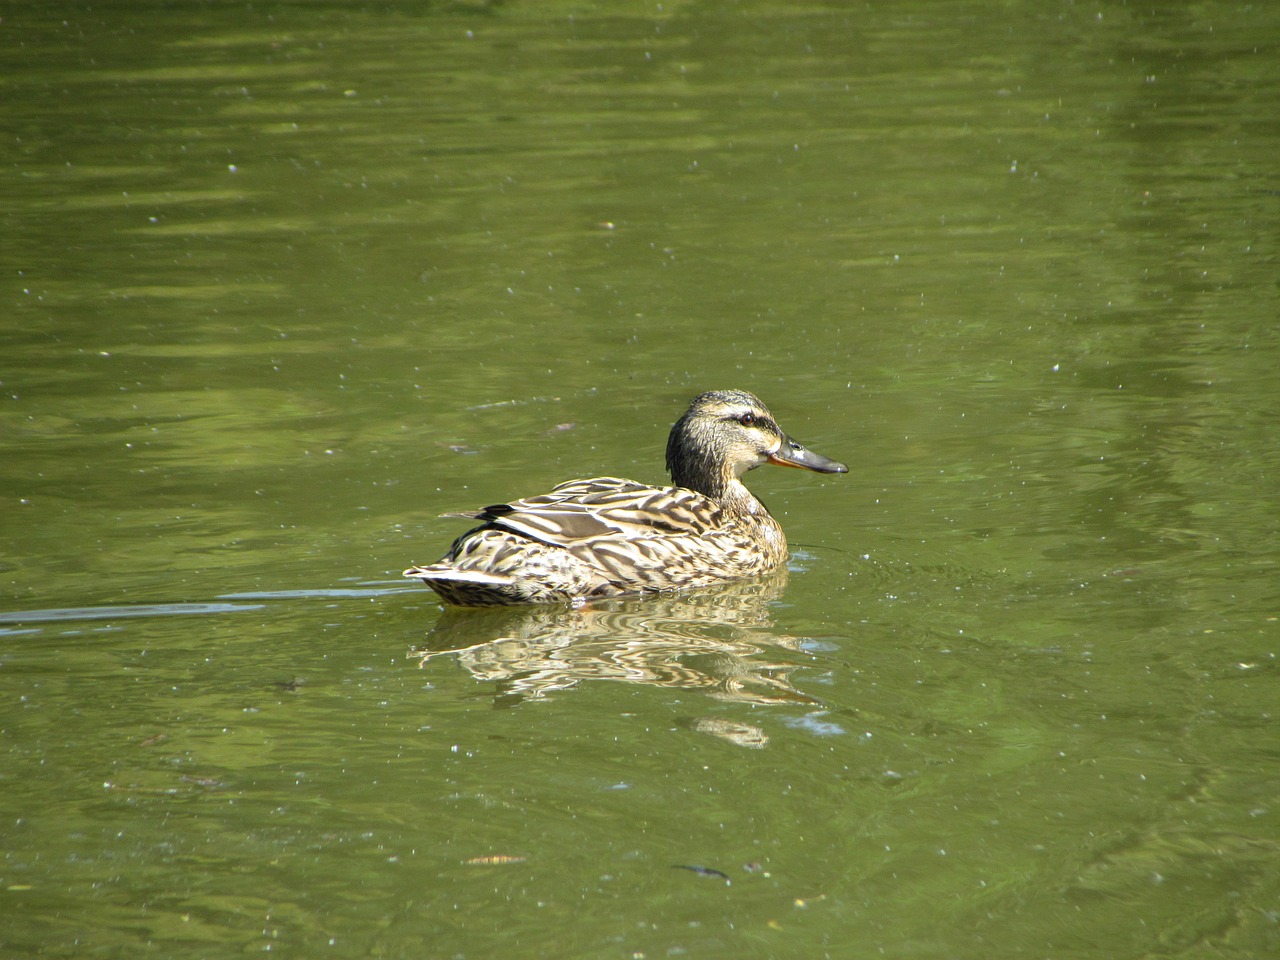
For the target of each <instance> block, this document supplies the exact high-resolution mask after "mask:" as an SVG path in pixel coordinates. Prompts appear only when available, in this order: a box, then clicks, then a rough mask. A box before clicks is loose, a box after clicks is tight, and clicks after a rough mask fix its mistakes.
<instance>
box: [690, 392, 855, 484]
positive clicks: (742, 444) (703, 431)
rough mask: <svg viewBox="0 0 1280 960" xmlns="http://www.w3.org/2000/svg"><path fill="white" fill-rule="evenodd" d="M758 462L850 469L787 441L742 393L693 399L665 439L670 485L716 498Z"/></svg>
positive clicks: (755, 402)
mask: <svg viewBox="0 0 1280 960" xmlns="http://www.w3.org/2000/svg"><path fill="white" fill-rule="evenodd" d="M763 463H776V464H780V465H782V466H785V467H800V468H803V469H805V470H815V471H817V472H818V473H848V471H849V468H848V467H846V466H845V465H844V464H843V463H837V462H836V461H835V460H829V459H827V458H826V457H824V456H822V455H821V454H819V453H814V452H813V451H812V450H808V449H806V448H804V447H803V446H801V445H800V444H798V443H796V442H795V441H794V440H792V439H791V438H790V437H788V436H787V435H786V434H785V433H783V432H782V429H781V428H780V427H779V426H778V423H777V421H776V420H774V419H773V414H771V413H770V412H769V409H768V408H767V407H766V406H765V405H764V404H763V403H761V402H760V400H759V398H758V397H756V396H754V395H752V394H750V393H747V392H746V391H745V390H712V391H709V392H708V393H703V394H699V395H698V396H696V397H694V398H693V400H691V401H690V402H689V409H688V410H686V411H685V412H684V415H683V416H682V417H681V418H680V419H679V420H677V421H676V425H675V426H674V427H672V428H671V436H670V437H669V438H668V439H667V469H668V470H669V471H670V472H671V482H672V483H674V484H675V485H676V486H678V487H688V488H690V489H692V490H697V491H698V492H699V493H704V494H706V495H707V496H709V497H714V498H716V499H721V498H723V497H725V496H726V494H727V493H728V492H729V491H730V490H731V489H732V487H733V485H734V484H736V483H738V480H739V478H740V477H741V476H742V475H743V474H744V473H746V472H747V471H748V470H754V469H755V468H756V467H758V466H760V465H761V464H763Z"/></svg>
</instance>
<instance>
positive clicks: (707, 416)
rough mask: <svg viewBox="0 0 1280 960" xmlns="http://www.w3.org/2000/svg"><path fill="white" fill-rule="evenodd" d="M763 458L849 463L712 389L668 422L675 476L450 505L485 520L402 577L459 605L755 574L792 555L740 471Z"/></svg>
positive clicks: (817, 465)
mask: <svg viewBox="0 0 1280 960" xmlns="http://www.w3.org/2000/svg"><path fill="white" fill-rule="evenodd" d="M766 463H773V464H778V465H780V466H785V467H797V468H799V469H803V470H812V471H814V472H816V473H830V474H834V473H848V471H849V468H848V467H847V466H845V465H844V464H843V463H839V462H837V461H835V460H831V459H829V458H827V457H824V456H822V455H821V454H819V453H816V452H814V451H812V450H809V449H808V448H806V447H804V446H802V445H801V444H799V443H797V442H796V441H795V440H793V439H791V437H789V436H787V434H786V433H784V432H783V431H782V428H781V427H779V426H778V422H777V420H775V419H774V416H773V414H771V413H770V412H769V409H768V408H767V407H766V406H765V405H764V404H763V403H762V402H761V401H760V399H759V398H758V397H756V396H755V395H754V394H752V393H748V392H747V391H745V390H710V391H707V392H706V393H701V394H699V395H698V396H696V397H694V398H693V399H692V400H691V401H690V402H689V407H688V409H687V410H685V412H684V413H683V414H682V415H681V416H680V418H679V419H678V420H677V421H676V423H675V425H674V426H673V427H672V428H671V433H670V435H669V437H668V439H667V471H668V472H669V473H670V475H671V485H670V486H651V485H649V484H644V483H638V482H636V481H634V480H624V479H622V478H619V477H593V478H590V479H580V480H568V481H566V482H564V483H561V484H560V485H558V486H556V487H554V488H553V489H552V490H551V491H550V492H549V493H544V494H541V495H539V496H533V497H526V498H524V499H521V500H513V501H511V502H510V503H499V504H494V505H491V506H487V507H484V508H482V509H480V510H475V511H461V512H451V513H446V514H442V516H443V517H456V518H463V519H469V520H478V521H480V525H479V526H476V527H474V528H472V529H471V530H468V531H467V532H466V533H464V534H462V535H461V536H460V537H458V538H457V539H456V540H454V541H453V544H452V546H450V548H449V551H448V553H446V554H445V555H444V556H443V557H442V558H441V559H440V560H438V561H436V562H435V563H430V564H424V565H420V566H411V567H409V568H408V569H407V570H405V571H404V576H406V577H409V578H412V579H417V580H421V581H422V582H423V583H424V584H426V585H427V586H428V587H430V588H431V589H432V590H434V591H435V593H436V594H437V595H438V596H439V598H440V600H441V601H443V602H444V603H445V604H448V605H456V606H462V607H489V606H498V605H518V604H542V603H561V604H568V605H570V606H573V607H580V606H582V605H583V604H585V603H588V602H590V601H593V600H597V599H602V598H608V597H629V596H641V597H642V596H646V595H657V594H669V593H674V592H679V591H685V590H692V589H697V588H700V587H707V586H711V585H713V584H717V583H721V582H724V581H731V580H743V579H747V578H751V577H756V576H759V575H761V574H764V573H766V572H768V571H770V570H773V569H774V568H776V567H778V566H779V565H781V564H782V563H784V562H785V561H786V559H787V557H788V551H787V538H786V536H785V535H784V534H783V532H782V526H781V525H780V524H779V523H778V521H777V520H775V519H774V518H773V516H772V515H770V513H769V510H768V509H767V508H766V507H765V505H764V504H763V503H762V502H761V501H760V500H759V499H758V498H757V497H756V496H755V495H754V494H752V493H751V491H750V490H748V489H747V487H746V485H745V484H744V483H743V482H742V477H743V475H744V474H745V473H747V471H749V470H754V469H755V468H756V467H759V466H762V465H763V464H766Z"/></svg>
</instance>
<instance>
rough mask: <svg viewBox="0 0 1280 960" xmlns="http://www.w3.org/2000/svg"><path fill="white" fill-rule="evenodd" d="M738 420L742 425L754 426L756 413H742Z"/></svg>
mask: <svg viewBox="0 0 1280 960" xmlns="http://www.w3.org/2000/svg"><path fill="white" fill-rule="evenodd" d="M738 422H739V423H740V424H742V425H743V426H744V427H751V426H754V425H755V422H756V415H755V414H754V413H744V414H743V415H742V416H740V417H739V418H738Z"/></svg>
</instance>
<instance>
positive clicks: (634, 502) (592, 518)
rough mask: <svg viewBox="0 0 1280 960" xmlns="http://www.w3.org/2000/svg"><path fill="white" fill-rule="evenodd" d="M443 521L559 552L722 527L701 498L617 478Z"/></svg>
mask: <svg viewBox="0 0 1280 960" xmlns="http://www.w3.org/2000/svg"><path fill="white" fill-rule="evenodd" d="M446 516H454V517H468V518H471V519H474V520H483V521H486V522H487V523H490V524H492V525H493V526H496V527H500V528H502V529H504V530H510V531H511V532H513V533H517V534H520V535H521V536H524V537H528V538H529V539H531V540H538V541H540V542H542V543H548V544H552V545H555V546H563V547H568V546H574V545H579V544H582V543H583V542H584V541H589V540H643V539H646V538H649V537H681V536H701V535H703V534H706V533H709V532H711V531H713V530H717V529H720V528H721V527H722V526H723V523H724V514H723V511H722V510H721V508H720V507H719V506H718V505H717V504H716V503H715V502H714V501H713V500H710V499H708V498H707V497H704V496H703V495H702V494H700V493H697V492H695V491H693V490H686V489H684V488H683V487H651V486H648V485H646V484H643V483H636V482H635V481H634V480H622V479H620V478H618V477H594V478H592V479H590V480H570V481H568V482H567V483H562V484H560V485H559V486H558V487H556V488H555V489H553V490H552V491H551V492H550V493H546V494H542V495H541V496H537V497H526V498H525V499H523V500H513V501H512V502H511V503H499V504H494V505H492V506H488V507H485V508H484V509H483V510H480V511H477V512H473V513H452V514H446Z"/></svg>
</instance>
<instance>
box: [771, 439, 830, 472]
mask: <svg viewBox="0 0 1280 960" xmlns="http://www.w3.org/2000/svg"><path fill="white" fill-rule="evenodd" d="M769 462H770V463H776V464H777V465H778V466H780V467H797V468H799V469H801V470H815V471H817V472H818V473H848V472H849V468H848V467H846V466H845V465H844V464H843V463H839V462H837V461H835V460H832V459H830V458H828V457H824V456H823V455H822V454H820V453H814V452H813V451H812V450H807V449H805V448H804V447H802V446H801V445H800V444H798V443H796V442H795V441H794V440H792V439H791V438H790V437H783V439H782V446H780V447H779V448H778V449H777V451H775V452H774V453H771V454H770V455H769Z"/></svg>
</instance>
